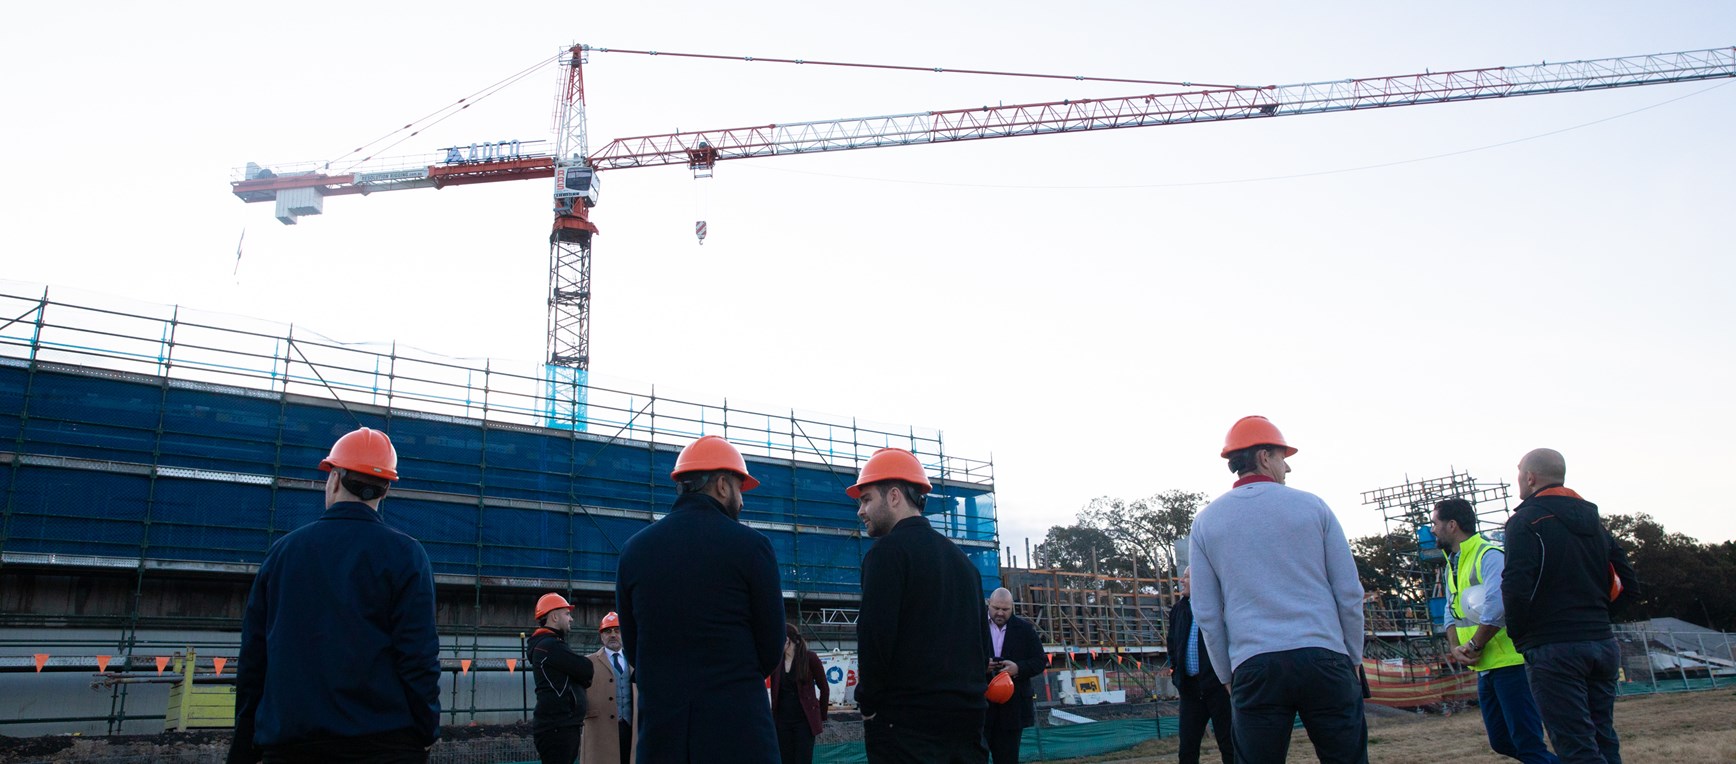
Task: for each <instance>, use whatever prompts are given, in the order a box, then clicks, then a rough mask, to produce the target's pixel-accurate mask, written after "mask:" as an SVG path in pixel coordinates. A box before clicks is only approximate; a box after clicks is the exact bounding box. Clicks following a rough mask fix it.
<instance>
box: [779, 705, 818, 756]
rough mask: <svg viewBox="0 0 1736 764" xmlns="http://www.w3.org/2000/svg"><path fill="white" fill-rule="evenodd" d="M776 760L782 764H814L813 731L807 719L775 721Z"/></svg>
mask: <svg viewBox="0 0 1736 764" xmlns="http://www.w3.org/2000/svg"><path fill="white" fill-rule="evenodd" d="M777 728H778V758H779V759H780V761H781V762H782V764H814V731H813V730H811V729H808V719H807V717H805V716H804V717H802V718H801V719H796V720H784V719H778V720H777Z"/></svg>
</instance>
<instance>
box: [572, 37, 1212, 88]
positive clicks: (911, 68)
mask: <svg viewBox="0 0 1736 764" xmlns="http://www.w3.org/2000/svg"><path fill="white" fill-rule="evenodd" d="M584 49H585V50H590V51H596V52H598V53H633V54H638V55H642V56H676V57H679V58H710V59H718V60H722V61H747V62H756V61H766V62H771V63H776V64H806V65H812V66H845V67H852V68H857V69H892V70H897V71H904V72H934V73H936V74H983V75H989V76H993V77H1032V78H1036V79H1046V80H1073V81H1075V82H1123V83H1131V84H1135V85H1176V86H1180V87H1185V88H1192V87H1201V88H1212V89H1219V88H1231V89H1233V88H1240V87H1244V86H1242V85H1213V84H1210V83H1205V82H1177V81H1173V80H1137V79H1129V78H1123V77H1086V76H1084V75H1078V74H1035V73H1031V72H997V71H990V70H985V69H948V68H946V67H944V66H896V65H892V64H859V63H850V62H846V61H810V60H807V59H801V58H762V57H759V56H724V55H718V54H715V53H671V52H669V51H665V50H628V49H625V48H599V47H594V46H590V45H586V46H584Z"/></svg>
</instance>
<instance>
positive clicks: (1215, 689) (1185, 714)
mask: <svg viewBox="0 0 1736 764" xmlns="http://www.w3.org/2000/svg"><path fill="white" fill-rule="evenodd" d="M1190 572H1191V571H1190V569H1188V568H1183V569H1182V571H1181V599H1179V600H1176V602H1175V607H1173V608H1170V610H1169V668H1170V681H1171V682H1173V683H1174V684H1175V692H1176V694H1177V695H1179V696H1181V718H1180V719H1179V721H1180V722H1181V730H1180V734H1181V750H1180V754H1181V764H1200V741H1202V740H1205V736H1206V722H1208V721H1209V722H1211V725H1212V736H1213V737H1215V738H1217V741H1218V755H1219V756H1222V757H1223V759H1224V764H1232V762H1234V761H1235V755H1234V753H1233V751H1234V748H1235V742H1234V741H1235V735H1234V733H1233V731H1232V728H1231V727H1230V716H1231V714H1230V691H1229V690H1228V689H1225V688H1224V685H1223V684H1222V683H1220V682H1219V681H1218V675H1217V673H1216V672H1214V671H1213V670H1212V657H1211V655H1210V654H1208V653H1207V651H1206V641H1205V638H1203V637H1201V636H1200V632H1199V628H1198V624H1197V623H1196V622H1195V621H1194V617H1193V602H1192V601H1191V600H1190V599H1189V598H1188V583H1189V581H1190V579H1189V577H1188V575H1189V573H1190Z"/></svg>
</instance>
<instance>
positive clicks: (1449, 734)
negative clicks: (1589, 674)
mask: <svg viewBox="0 0 1736 764" xmlns="http://www.w3.org/2000/svg"><path fill="white" fill-rule="evenodd" d="M1171 705H1173V704H1171ZM1069 710H1070V711H1076V712H1083V713H1085V714H1087V715H1090V716H1093V717H1101V718H1117V717H1119V716H1127V715H1133V716H1148V715H1150V714H1151V713H1152V712H1153V710H1154V709H1153V707H1152V706H1150V705H1147V704H1138V705H1132V706H1119V707H1111V706H1093V707H1089V708H1087V709H1078V708H1069ZM1155 710H1156V711H1158V712H1159V713H1165V714H1173V713H1174V712H1175V711H1174V709H1173V708H1168V707H1160V708H1157V709H1155ZM838 716H839V717H842V718H836V719H834V720H833V721H832V722H829V723H828V724H827V735H825V736H822V742H837V741H841V740H850V739H859V738H860V730H861V724H860V722H859V721H857V720H856V718H855V717H854V715H852V714H839V715H838ZM1615 723H1616V731H1617V732H1618V733H1620V735H1621V739H1622V758H1623V759H1624V760H1626V761H1627V762H1628V763H1629V764H1649V763H1650V762H1659V763H1660V764H1707V763H1711V762H1732V763H1736V692H1732V691H1731V690H1730V689H1728V688H1726V689H1720V690H1706V691H1702V692H1693V693H1671V694H1664V695H1646V696H1634V697H1628V698H1623V699H1621V700H1620V701H1618V702H1617V703H1616V711H1615ZM442 737H443V738H444V740H443V741H442V742H441V744H440V745H439V746H437V747H436V748H435V756H434V760H435V761H436V762H454V763H457V762H463V764H474V763H475V762H485V761H514V760H524V759H534V758H535V750H534V748H532V747H531V746H530V741H529V738H530V735H529V729H528V728H527V727H526V726H525V725H523V724H502V725H486V726H479V727H468V726H457V725H454V726H448V727H445V728H444V729H443V731H442ZM228 744H229V733H228V732H227V731H223V732H190V733H164V734H161V735H137V736H126V737H113V738H101V737H98V738H81V737H66V736H53V737H40V738H7V737H4V736H0V762H8V763H9V762H55V763H60V762H67V763H74V762H76V763H79V764H82V763H84V762H112V763H116V764H121V763H125V764H131V763H132V762H140V763H141V764H143V762H164V763H169V762H173V763H175V764H204V762H221V761H222V760H223V753H224V752H225V751H227V750H228V747H229V745H228ZM1175 757H1176V741H1175V739H1174V738H1170V739H1167V740H1152V741H1148V742H1146V743H1144V744H1142V745H1140V746H1138V747H1135V748H1133V749H1130V750H1126V751H1120V752H1117V753H1113V754H1107V755H1104V756H1096V757H1090V758H1083V759H1070V760H1068V761H1067V762H1064V763H1063V764H1087V763H1088V762H1089V763H1092V764H1156V763H1157V762H1165V763H1166V764H1167V762H1172V761H1175ZM1202 760H1203V761H1205V762H1207V763H1208V764H1210V763H1211V762H1216V761H1218V760H1219V759H1218V755H1217V746H1216V744H1215V743H1213V742H1212V739H1211V736H1210V735H1207V736H1206V750H1205V755H1204V756H1203V759H1202ZM1290 761H1292V762H1296V763H1297V764H1307V763H1309V762H1316V763H1317V762H1318V759H1316V758H1315V756H1314V752H1313V749H1312V748H1311V747H1310V746H1309V744H1308V738H1307V735H1306V734H1305V733H1303V732H1302V731H1301V730H1298V731H1297V732H1296V735H1295V737H1294V738H1292V739H1291V744H1290ZM1369 761H1370V762H1372V764H1413V763H1414V762H1431V761H1433V762H1439V761H1451V762H1454V764H1497V763H1498V762H1508V761H1510V760H1509V759H1504V758H1502V757H1499V756H1496V755H1495V754H1494V753H1492V752H1490V751H1489V746H1488V743H1487V741H1486V739H1485V738H1484V737H1483V718H1482V716H1480V715H1478V713H1477V711H1476V709H1475V708H1471V709H1469V710H1467V711H1464V712H1460V713H1457V714H1453V715H1450V716H1441V715H1438V714H1417V713H1411V712H1406V711H1394V710H1391V709H1384V708H1378V707H1371V709H1370V713H1369Z"/></svg>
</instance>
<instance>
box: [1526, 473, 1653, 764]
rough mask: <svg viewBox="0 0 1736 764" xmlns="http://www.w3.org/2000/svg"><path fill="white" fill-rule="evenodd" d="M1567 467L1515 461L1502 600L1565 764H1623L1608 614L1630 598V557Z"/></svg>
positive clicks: (1617, 651) (1616, 652)
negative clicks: (1515, 503)
mask: <svg viewBox="0 0 1736 764" xmlns="http://www.w3.org/2000/svg"><path fill="white" fill-rule="evenodd" d="M1566 480H1567V460H1566V459H1564V458H1563V457H1562V456H1561V454H1560V453H1559V452H1557V451H1553V450H1550V449H1547V448H1539V449H1537V450H1535V451H1532V452H1531V453H1528V454H1526V455H1525V458H1524V459H1521V460H1520V461H1519V478H1518V481H1517V482H1518V485H1519V497H1520V498H1521V499H1524V501H1523V502H1521V503H1520V504H1519V507H1518V509H1515V510H1514V511H1513V516H1512V517H1510V518H1508V520H1507V538H1506V541H1507V569H1506V571H1505V572H1504V574H1503V578H1502V584H1501V598H1502V602H1503V604H1505V605H1506V610H1507V634H1508V636H1510V637H1512V638H1513V644H1514V646H1516V647H1518V649H1519V652H1520V653H1521V654H1523V655H1524V656H1525V671H1526V676H1527V677H1528V678H1529V679H1530V680H1531V694H1532V695H1533V696H1535V697H1536V699H1537V708H1538V709H1539V710H1540V711H1541V712H1542V714H1543V726H1544V727H1545V728H1547V729H1548V730H1549V740H1550V742H1551V743H1553V744H1554V748H1555V754H1556V755H1557V756H1559V757H1561V761H1562V762H1563V763H1564V764H1580V763H1581V762H1597V763H1598V764H1621V741H1620V739H1619V738H1617V736H1616V732H1615V695H1616V680H1617V677H1618V676H1619V675H1620V674H1619V672H1620V669H1621V648H1620V647H1619V646H1618V645H1617V644H1616V641H1615V634H1614V632H1613V631H1612V630H1611V629H1610V625H1609V623H1610V617H1609V616H1610V609H1611V608H1612V607H1613V606H1614V605H1615V603H1616V602H1617V601H1618V599H1620V598H1621V597H1622V596H1623V593H1624V591H1625V592H1626V593H1627V595H1628V596H1631V594H1632V587H1633V584H1634V575H1633V568H1632V567H1631V566H1629V565H1628V562H1627V553H1626V552H1625V551H1623V550H1622V548H1621V546H1620V545H1619V544H1617V543H1616V541H1615V538H1614V537H1612V536H1610V534H1609V531H1608V530H1606V529H1605V528H1604V527H1603V523H1602V521H1601V520H1600V519H1599V518H1598V513H1597V505H1596V504H1592V503H1591V502H1588V501H1586V500H1585V499H1583V498H1580V496H1579V494H1577V493H1575V492H1573V491H1572V490H1570V489H1568V488H1566V487H1564V486H1563V485H1562V484H1563V483H1565V482H1566Z"/></svg>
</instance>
